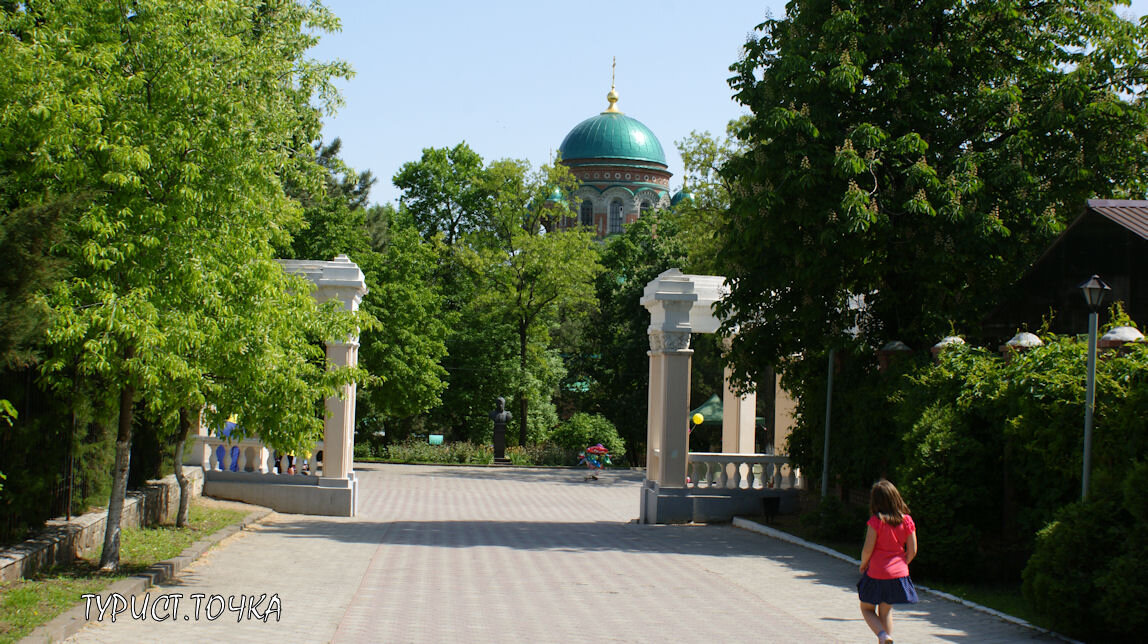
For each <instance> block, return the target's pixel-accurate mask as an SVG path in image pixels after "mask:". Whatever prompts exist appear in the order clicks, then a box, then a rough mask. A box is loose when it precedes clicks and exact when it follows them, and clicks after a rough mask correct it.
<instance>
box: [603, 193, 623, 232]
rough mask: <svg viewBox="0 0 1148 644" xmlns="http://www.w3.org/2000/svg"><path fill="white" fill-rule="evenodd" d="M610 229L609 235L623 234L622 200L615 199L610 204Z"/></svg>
mask: <svg viewBox="0 0 1148 644" xmlns="http://www.w3.org/2000/svg"><path fill="white" fill-rule="evenodd" d="M609 223H610V227H609V229H608V230H607V231H606V232H607V234H610V235H613V234H615V233H620V232H622V200H621V199H615V200H613V201H611V202H610V222H609Z"/></svg>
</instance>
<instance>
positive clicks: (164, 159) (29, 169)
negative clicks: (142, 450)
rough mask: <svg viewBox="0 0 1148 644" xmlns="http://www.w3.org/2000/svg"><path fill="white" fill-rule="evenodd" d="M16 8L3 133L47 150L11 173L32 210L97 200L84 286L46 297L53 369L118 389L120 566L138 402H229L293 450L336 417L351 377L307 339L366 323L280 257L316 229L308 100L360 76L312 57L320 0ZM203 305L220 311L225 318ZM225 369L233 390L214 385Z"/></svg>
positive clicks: (61, 378)
mask: <svg viewBox="0 0 1148 644" xmlns="http://www.w3.org/2000/svg"><path fill="white" fill-rule="evenodd" d="M0 15H2V19H3V25H2V29H0V31H3V33H5V34H6V35H9V37H6V38H5V39H4V42H3V45H2V46H3V48H4V51H3V54H4V55H3V60H5V61H6V62H10V63H11V66H12V67H13V68H14V69H16V70H18V75H17V76H16V78H15V80H13V81H11V83H10V89H12V90H13V91H12V92H10V93H9V94H8V96H9V97H10V108H11V109H7V110H5V111H3V112H2V113H0V119H3V120H2V121H0V131H2V132H8V131H14V132H18V133H20V134H21V136H22V140H21V142H22V144H23V145H24V146H25V148H24V149H25V151H26V153H27V154H28V155H29V156H30V158H31V159H32V163H31V164H29V165H27V166H26V167H23V168H18V172H17V174H16V176H15V177H13V178H12V179H10V180H13V181H18V182H22V183H23V184H24V185H36V186H38V189H37V190H35V191H25V192H23V193H21V195H20V199H19V203H18V204H17V205H18V206H20V207H26V206H31V205H42V204H44V203H49V202H51V201H52V200H54V199H58V198H60V197H61V196H62V195H72V194H79V193H81V192H85V193H91V194H92V195H93V197H92V198H91V199H90V200H89V201H88V202H87V203H86V204H85V205H84V206H83V207H80V208H77V210H76V212H75V214H74V215H73V216H71V217H69V218H68V220H67V221H66V223H65V227H64V230H65V232H64V236H65V239H66V240H67V242H66V243H65V244H63V245H62V248H61V249H60V250H59V252H60V255H61V257H62V258H63V259H64V260H65V261H66V262H67V264H68V278H67V279H64V280H61V281H59V282H57V283H55V284H54V285H53V287H52V288H51V290H50V292H49V293H48V295H47V302H48V304H49V306H50V318H49V327H48V329H47V335H46V338H47V348H48V350H49V357H48V359H47V360H46V361H45V363H44V368H43V372H44V374H45V376H46V377H47V378H48V379H49V381H51V382H53V383H55V384H56V385H57V386H58V387H61V388H64V389H68V388H70V387H72V386H73V383H74V382H75V381H76V380H77V379H98V380H99V381H101V382H102V383H105V384H106V385H107V386H108V387H109V388H110V389H111V390H112V391H114V392H116V397H117V399H118V404H117V406H116V407H117V409H118V411H117V414H116V415H117V416H118V422H117V425H118V432H117V437H116V465H115V475H114V476H115V478H114V484H113V488H112V496H111V499H110V501H109V507H108V521H107V526H108V527H107V532H106V535H105V540H104V551H103V553H102V556H101V567H104V568H115V567H117V566H118V561H119V523H120V515H121V512H122V507H123V498H124V492H125V487H126V481H127V472H128V467H129V458H128V454H129V450H130V444H131V439H132V417H133V408H134V404H135V401H136V399H137V397H138V396H140V395H142V396H143V398H144V400H145V401H147V402H148V404H149V405H152V406H153V407H155V408H156V409H157V410H160V411H169V412H174V411H175V410H177V409H185V408H186V409H194V406H195V405H197V404H199V403H201V402H203V401H205V400H206V399H207V394H208V393H213V394H215V395H218V396H222V397H223V398H222V399H221V400H223V399H226V397H227V396H231V397H232V402H233V404H234V406H239V407H240V408H242V409H243V410H244V411H245V412H246V413H247V414H249V415H250V416H251V417H252V418H253V419H254V420H257V421H263V423H262V426H261V429H262V430H263V432H265V433H261V437H262V438H264V439H265V440H266V441H267V442H268V443H269V444H271V445H272V446H279V447H293V446H296V445H299V444H302V443H304V442H306V439H307V438H308V437H312V438H313V434H314V432H315V427H316V425H320V426H321V421H320V420H319V419H317V418H316V417H315V416H314V414H313V413H312V412H313V409H314V402H313V401H314V400H315V399H316V398H317V397H318V396H319V395H321V393H322V392H323V391H329V390H332V389H333V388H334V387H335V386H336V385H337V383H338V382H340V381H345V380H346V378H348V377H349V374H348V373H347V372H345V371H342V372H330V373H329V372H327V371H326V370H325V369H324V368H323V366H322V364H321V363H319V364H316V363H315V361H314V360H312V359H308V356H313V353H309V352H308V350H307V347H308V346H310V345H311V343H312V342H313V341H314V340H316V339H324V338H335V337H345V336H346V334H347V333H349V332H350V331H351V330H352V329H353V326H354V324H355V320H352V319H350V318H349V317H348V316H343V315H336V314H335V313H334V311H332V310H331V308H330V307H326V308H324V309H323V310H322V311H321V310H320V309H319V307H317V306H316V305H315V304H314V303H313V302H311V300H310V298H309V297H308V296H307V292H308V291H307V289H308V286H307V285H306V284H305V283H304V282H303V281H302V280H301V279H300V278H297V277H292V276H288V275H285V274H284V273H283V271H282V270H281V269H280V267H279V266H278V265H277V264H275V263H274V262H273V261H272V259H271V258H272V257H273V252H272V249H273V246H274V245H275V244H282V243H284V241H285V240H286V239H287V236H288V235H289V232H290V231H291V230H292V229H293V228H296V227H297V226H298V224H299V221H300V219H299V214H298V209H297V207H296V206H294V205H293V203H292V202H291V200H290V199H289V198H288V197H287V196H286V195H285V194H284V192H283V187H282V185H283V182H282V179H283V178H284V177H286V176H288V175H291V174H293V173H294V175H296V176H295V180H297V181H307V180H308V179H306V176H307V175H306V172H307V170H308V168H307V166H306V165H303V164H300V163H299V162H298V160H299V159H300V158H301V155H300V151H299V150H298V147H299V145H298V142H299V141H310V140H313V139H314V138H315V137H314V133H315V132H316V131H317V128H318V115H317V113H316V111H315V109H314V108H312V106H311V101H312V99H313V98H314V97H316V96H317V97H319V98H320V100H321V101H322V102H325V103H327V104H330V101H329V99H331V98H332V94H331V92H332V91H333V90H332V89H331V85H330V79H331V77H332V76H333V75H340V74H345V73H346V68H345V67H344V66H342V65H339V64H334V65H332V64H321V63H316V62H314V61H310V60H307V59H306V58H304V52H305V51H306V49H307V48H309V47H310V46H311V45H313V44H314V42H315V40H316V38H317V36H316V35H315V33H316V32H318V31H324V30H329V29H331V28H334V27H336V26H337V22H336V21H335V19H334V18H333V16H331V15H330V14H329V13H328V12H327V11H326V10H325V9H324V8H323V7H322V6H321V5H318V4H311V5H307V6H303V5H299V4H296V3H293V2H272V3H267V2H261V1H257V0H235V1H232V2H221V3H215V4H210V5H200V4H185V3H178V2H171V1H168V0H137V1H134V2H132V3H131V4H130V5H126V4H123V3H104V2H97V1H95V0H72V1H65V2H57V3H45V4H41V3H23V4H22V5H20V6H19V7H14V6H6V7H5V10H4V12H3V14H0ZM311 176H312V177H315V175H311ZM310 180H311V181H315V180H317V178H314V179H310ZM197 309H202V310H203V311H205V312H211V313H213V314H218V317H217V318H214V320H215V321H214V323H213V324H210V325H209V324H207V323H206V322H207V321H208V316H207V315H197V314H196V313H195V311H196V310H197ZM228 348H231V349H235V350H236V351H235V353H234V354H228V353H227V352H226V349H228ZM252 348H254V349H256V351H254V352H252V351H248V353H247V355H244V356H243V359H235V360H234V361H233V362H232V364H231V365H229V366H233V367H234V366H237V365H249V366H250V367H251V369H250V370H238V369H237V370H233V371H225V370H221V368H220V366H219V363H218V362H213V361H210V360H207V359H205V358H204V356H239V355H242V353H243V350H245V349H247V350H250V349H252ZM252 358H254V359H252ZM227 374H230V376H238V377H235V378H234V379H233V380H230V381H228V380H227V378H228V377H229V375H227ZM214 378H219V379H220V381H223V382H226V383H227V385H228V386H227V387H221V388H220V389H218V390H215V391H214V392H213V391H212V390H211V388H210V387H209V385H207V384H204V383H210V382H212V381H213V380H214ZM259 393H262V394H264V397H259V396H258V394H259ZM241 394H247V395H241ZM271 396H278V398H274V399H273V398H271ZM240 401H242V402H240ZM258 401H262V402H265V403H267V405H266V406H259V405H257V404H255V403H256V402H258ZM167 417H174V416H173V414H170V413H169V414H167Z"/></svg>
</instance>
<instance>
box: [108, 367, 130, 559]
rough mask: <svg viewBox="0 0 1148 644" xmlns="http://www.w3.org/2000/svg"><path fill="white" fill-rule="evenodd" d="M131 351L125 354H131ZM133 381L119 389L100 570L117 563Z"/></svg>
mask: <svg viewBox="0 0 1148 644" xmlns="http://www.w3.org/2000/svg"><path fill="white" fill-rule="evenodd" d="M131 353H132V352H131V351H130V350H129V351H128V353H127V357H129V358H130V357H131ZM135 396H136V388H135V385H131V384H128V385H124V387H123V389H121V390H120V423H119V430H118V431H117V432H116V467H115V471H114V473H113V477H114V478H113V479H112V497H111V499H110V500H109V501H108V518H107V522H106V526H105V527H104V549H103V551H102V552H101V553H100V570H108V571H114V570H116V569H118V568H119V567H120V519H121V518H122V517H123V514H124V497H125V496H126V495H127V491H128V467H129V465H130V461H131V455H132V402H133V401H134V399H135Z"/></svg>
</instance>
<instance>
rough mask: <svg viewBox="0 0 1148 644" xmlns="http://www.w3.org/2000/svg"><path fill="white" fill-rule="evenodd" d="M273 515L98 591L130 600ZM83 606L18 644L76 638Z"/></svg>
mask: <svg viewBox="0 0 1148 644" xmlns="http://www.w3.org/2000/svg"><path fill="white" fill-rule="evenodd" d="M272 513H273V511H272V510H271V509H269V508H260V509H258V510H254V511H252V512H250V513H248V514H247V516H245V517H243V519H242V520H240V521H239V523H233V524H231V525H229V526H225V527H223V528H220V529H219V530H216V531H215V532H213V533H212V534H210V535H208V536H206V537H204V538H202V539H200V540H199V541H196V542H195V543H193V544H191V545H190V546H188V547H186V548H184V549H183V552H181V553H179V555H178V556H175V557H172V558H171V559H165V560H163V561H161V562H159V563H156V564H152V565H151V566H149V567H148V569H147V570H145V571H143V572H142V573H140V574H138V575H133V576H131V577H128V578H126V579H121V580H119V581H117V582H115V583H114V584H112V585H110V586H108V587H107V588H104V589H103V590H102V591H100V594H101V595H110V594H112V593H119V594H120V595H123V596H124V597H131V596H133V595H136V594H137V593H141V592H143V591H145V590H147V589H148V588H150V587H152V586H155V585H157V584H162V583H164V582H167V581H169V580H170V579H172V578H173V577H175V576H176V575H178V574H179V573H180V572H182V571H183V569H184V568H187V567H188V566H189V565H191V564H192V563H193V562H194V561H195V560H196V559H199V558H200V557H202V556H203V554H204V553H205V552H207V551H208V550H210V549H211V548H212V546H214V545H216V544H217V543H219V542H220V541H223V540H224V539H226V538H227V537H230V536H231V535H233V534H236V533H238V532H239V531H241V530H246V529H247V528H248V527H249V526H251V525H253V524H256V523H259V522H261V521H263V520H264V519H266V518H267V517H268V516H270V515H271V514H272ZM85 604H86V602H85V603H80V604H77V605H75V606H73V607H72V608H69V609H68V610H66V611H64V612H63V613H61V614H59V615H57V616H56V618H55V619H53V620H52V621H50V622H48V623H47V624H44V625H42V626H39V627H38V628H36V630H34V631H32V632H31V633H29V634H28V636H27V637H25V638H24V639H22V640H20V644H41V643H42V642H59V641H62V640H65V639H67V638H69V637H71V636H73V635H75V634H76V633H78V632H79V631H80V629H82V628H83V627H84V626H87V624H88V620H87V619H86V618H85V615H84V613H85V610H86V608H85Z"/></svg>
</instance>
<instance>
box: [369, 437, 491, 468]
mask: <svg viewBox="0 0 1148 644" xmlns="http://www.w3.org/2000/svg"><path fill="white" fill-rule="evenodd" d="M383 458H384V459H385V460H387V461H390V462H392V463H442V464H463V465H487V464H489V463H493V462H494V450H493V449H492V448H491V447H490V446H488V445H475V444H474V443H471V442H461V441H456V442H453V443H446V444H445V445H430V444H429V443H427V441H426V440H425V439H422V440H420V439H415V438H412V439H408V440H405V441H403V442H401V443H392V444H391V445H388V446H387V447H386V449H385V451H384V453H383Z"/></svg>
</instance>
